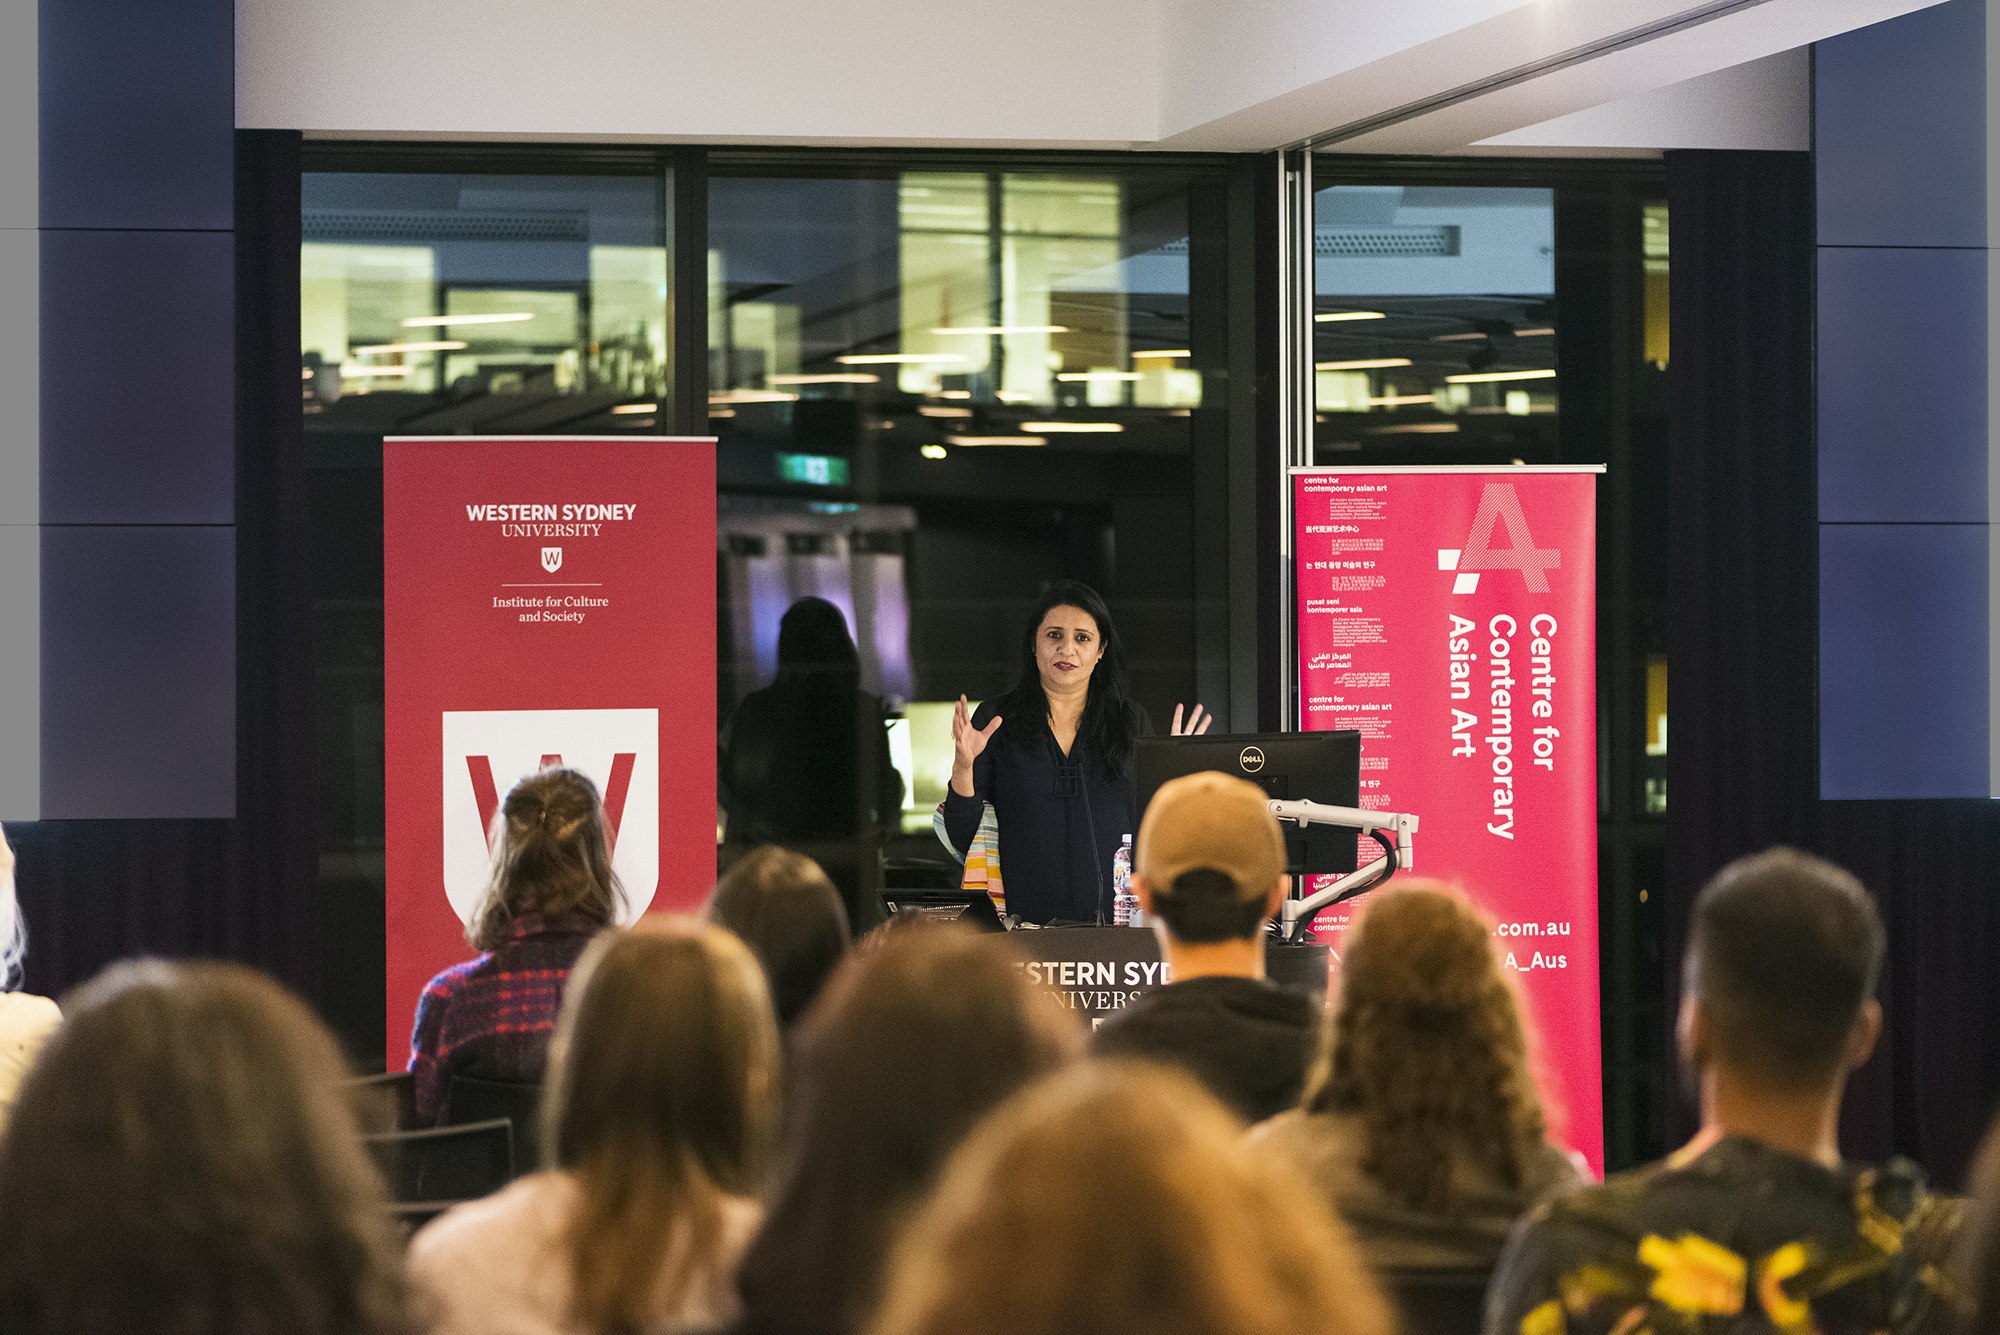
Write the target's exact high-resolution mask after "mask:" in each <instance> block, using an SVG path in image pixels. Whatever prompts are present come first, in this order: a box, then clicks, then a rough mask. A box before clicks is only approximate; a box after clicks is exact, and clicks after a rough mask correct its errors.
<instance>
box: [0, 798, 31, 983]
mask: <svg viewBox="0 0 2000 1335" xmlns="http://www.w3.org/2000/svg"><path fill="white" fill-rule="evenodd" d="M27 953H28V924H27V922H26V920H25V919H23V918H22V917H21V902H20V900H19V899H18V898H16V897H15V893H14V850H13V848H12V847H11V846H10V845H9V844H8V843H7V832H6V831H5V830H0V992H8V991H12V990H13V988H14V986H15V984H16V983H18V982H19V981H20V978H21V957H22V956H23V955H26V954H27Z"/></svg>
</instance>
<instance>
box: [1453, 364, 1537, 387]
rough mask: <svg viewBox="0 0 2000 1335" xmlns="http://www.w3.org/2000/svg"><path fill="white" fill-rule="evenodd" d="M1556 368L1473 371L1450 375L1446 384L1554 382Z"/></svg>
mask: <svg viewBox="0 0 2000 1335" xmlns="http://www.w3.org/2000/svg"><path fill="white" fill-rule="evenodd" d="M1555 378H1556V373H1555V368H1554V367H1547V368H1544V369H1543V370H1540V371H1472V372H1468V373H1467V374H1465V375H1448V376H1446V377H1445V382H1446V383H1447V384H1452V385H1483V384H1490V383H1492V382H1494V381H1496V380H1554V379H1555Z"/></svg>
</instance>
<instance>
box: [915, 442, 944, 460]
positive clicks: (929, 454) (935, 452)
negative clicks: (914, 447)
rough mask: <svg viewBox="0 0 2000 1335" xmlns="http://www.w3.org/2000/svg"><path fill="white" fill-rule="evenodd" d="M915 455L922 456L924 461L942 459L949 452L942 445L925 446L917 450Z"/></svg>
mask: <svg viewBox="0 0 2000 1335" xmlns="http://www.w3.org/2000/svg"><path fill="white" fill-rule="evenodd" d="M917 453H918V454H921V455H923V456H924V458H926V459H942V458H944V456H945V455H946V454H947V453H949V451H947V450H946V449H945V447H944V446H942V445H926V446H924V447H923V448H922V449H920V450H918V451H917Z"/></svg>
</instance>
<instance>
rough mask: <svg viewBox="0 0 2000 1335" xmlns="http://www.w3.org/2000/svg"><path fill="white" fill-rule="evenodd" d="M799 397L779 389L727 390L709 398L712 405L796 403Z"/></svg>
mask: <svg viewBox="0 0 2000 1335" xmlns="http://www.w3.org/2000/svg"><path fill="white" fill-rule="evenodd" d="M798 397H799V396H798V395H796V394H787V393H785V392H784V391H783V390H779V389H725V390H723V391H722V392H721V393H720V394H711V395H709V396H708V401H709V402H710V403H796V402H797V401H798Z"/></svg>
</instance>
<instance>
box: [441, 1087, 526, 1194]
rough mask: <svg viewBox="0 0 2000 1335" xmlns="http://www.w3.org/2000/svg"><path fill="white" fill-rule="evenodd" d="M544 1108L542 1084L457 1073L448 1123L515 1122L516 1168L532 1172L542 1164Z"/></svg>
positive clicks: (447, 1109) (446, 1110) (447, 1098)
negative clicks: (542, 1113) (499, 1120)
mask: <svg viewBox="0 0 2000 1335" xmlns="http://www.w3.org/2000/svg"><path fill="white" fill-rule="evenodd" d="M541 1109H542V1087H541V1085H540V1084H539V1083H531V1082H527V1081H517V1080H480V1079H478V1078H476V1077H474V1076H465V1075H455V1076H453V1077H452V1078H451V1088H450V1090H449V1091H447V1093H446V1094H445V1103H444V1121H445V1125H446V1126H461V1125H463V1124H465V1123H467V1122H490V1121H493V1120H495V1119H496V1118H501V1119H505V1120H506V1121H509V1122H512V1123H513V1124H514V1171H515V1172H516V1173H532V1172H534V1171H535V1170H536V1169H538V1168H540V1167H541V1166H542V1137H541Z"/></svg>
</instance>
